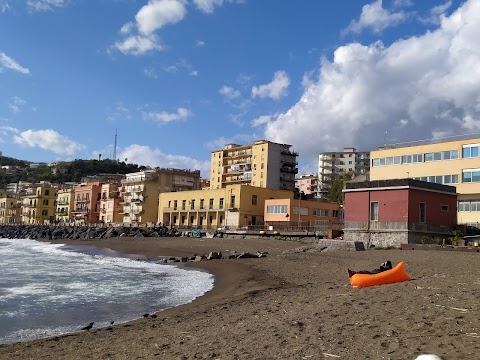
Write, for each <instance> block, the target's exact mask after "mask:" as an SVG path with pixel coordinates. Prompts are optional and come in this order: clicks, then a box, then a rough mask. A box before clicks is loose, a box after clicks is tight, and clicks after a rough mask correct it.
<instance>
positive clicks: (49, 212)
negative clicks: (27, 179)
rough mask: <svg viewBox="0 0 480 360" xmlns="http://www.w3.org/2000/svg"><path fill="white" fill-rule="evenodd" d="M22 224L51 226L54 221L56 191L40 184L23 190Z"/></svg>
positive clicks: (49, 186)
mask: <svg viewBox="0 0 480 360" xmlns="http://www.w3.org/2000/svg"><path fill="white" fill-rule="evenodd" d="M21 199H22V223H23V224H51V223H53V222H54V221H55V211H56V200H57V189H56V188H54V187H53V186H52V185H51V184H50V183H47V182H41V183H40V184H37V185H34V186H33V187H31V188H28V189H26V190H25V196H22V198H21Z"/></svg>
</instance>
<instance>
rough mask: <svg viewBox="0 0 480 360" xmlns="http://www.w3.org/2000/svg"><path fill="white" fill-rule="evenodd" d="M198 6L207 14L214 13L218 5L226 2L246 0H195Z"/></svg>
mask: <svg viewBox="0 0 480 360" xmlns="http://www.w3.org/2000/svg"><path fill="white" fill-rule="evenodd" d="M193 2H194V3H195V5H197V8H198V9H199V10H200V11H202V12H204V13H207V14H211V13H213V11H214V10H215V8H216V7H220V6H222V5H223V4H224V3H237V4H242V3H244V2H245V0H193Z"/></svg>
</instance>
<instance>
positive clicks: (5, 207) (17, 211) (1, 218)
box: [0, 191, 21, 224]
mask: <svg viewBox="0 0 480 360" xmlns="http://www.w3.org/2000/svg"><path fill="white" fill-rule="evenodd" d="M20 221H21V203H20V196H19V195H18V194H12V193H8V192H5V191H1V192H0V224H9V223H20Z"/></svg>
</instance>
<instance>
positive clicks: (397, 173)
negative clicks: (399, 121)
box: [370, 134, 480, 224]
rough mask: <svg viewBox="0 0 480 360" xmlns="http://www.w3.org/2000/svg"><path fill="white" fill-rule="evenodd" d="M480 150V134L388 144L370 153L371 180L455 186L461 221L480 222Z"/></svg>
mask: <svg viewBox="0 0 480 360" xmlns="http://www.w3.org/2000/svg"><path fill="white" fill-rule="evenodd" d="M441 140H444V141H441ZM479 148H480V137H479V134H476V135H475V136H473V135H465V136H457V137H450V138H447V139H435V140H430V141H422V142H413V143H406V144H398V145H391V146H390V145H388V146H386V147H384V148H381V149H379V150H375V151H372V152H371V153H370V159H371V168H370V180H384V179H400V178H413V179H416V180H422V181H428V182H434V183H438V184H446V185H452V186H455V187H456V189H457V193H458V207H457V211H458V213H457V222H458V223H459V224H467V223H479V222H480V151H479Z"/></svg>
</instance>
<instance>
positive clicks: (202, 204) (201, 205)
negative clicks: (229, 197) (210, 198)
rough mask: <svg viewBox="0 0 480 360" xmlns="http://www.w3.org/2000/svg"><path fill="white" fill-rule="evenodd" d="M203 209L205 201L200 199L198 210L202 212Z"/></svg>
mask: <svg viewBox="0 0 480 360" xmlns="http://www.w3.org/2000/svg"><path fill="white" fill-rule="evenodd" d="M204 207H205V199H200V209H201V210H203V209H204Z"/></svg>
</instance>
